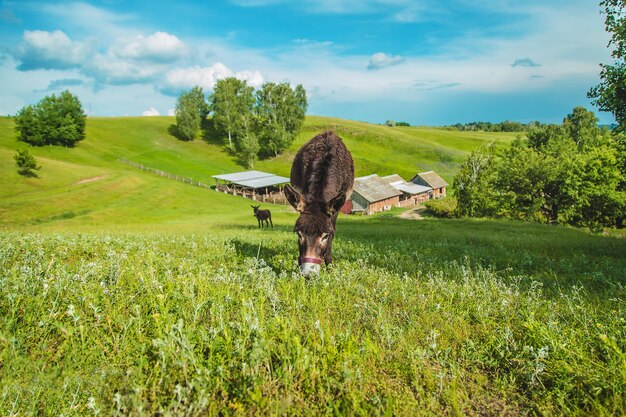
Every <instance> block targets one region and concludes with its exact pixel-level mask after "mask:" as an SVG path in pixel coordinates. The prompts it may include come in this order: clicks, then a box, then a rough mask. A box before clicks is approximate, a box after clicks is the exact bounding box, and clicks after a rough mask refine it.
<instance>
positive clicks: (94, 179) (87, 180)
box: [76, 175, 106, 184]
mask: <svg viewBox="0 0 626 417" xmlns="http://www.w3.org/2000/svg"><path fill="white" fill-rule="evenodd" d="M102 178H106V175H100V176H98V177H91V178H85V179H84V180H80V181H76V184H86V183H88V182H94V181H98V180H101V179H102Z"/></svg>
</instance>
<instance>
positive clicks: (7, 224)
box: [0, 117, 515, 229]
mask: <svg viewBox="0 0 626 417" xmlns="http://www.w3.org/2000/svg"><path fill="white" fill-rule="evenodd" d="M172 123H174V118H173V117H134V118H89V119H88V121H87V131H86V139H85V140H83V141H82V142H79V144H78V145H77V146H76V147H75V148H67V149H66V148H62V147H56V146H47V147H42V148H31V149H30V151H31V153H32V154H33V155H34V156H35V157H36V158H37V160H38V163H39V164H40V165H41V166H42V167H43V168H42V170H41V171H40V175H39V178H24V177H22V176H20V175H18V174H17V171H16V169H15V167H14V161H13V155H14V154H15V150H16V149H18V148H25V147H26V145H25V144H24V143H19V142H17V141H16V134H15V132H14V130H13V121H12V120H11V119H8V118H1V119H0V227H4V228H13V227H20V228H21V227H32V226H36V227H37V228H41V227H43V228H57V227H58V228H61V229H62V228H63V227H64V226H69V227H73V228H75V227H78V226H81V227H86V228H91V227H95V228H98V227H103V226H106V225H109V226H111V227H113V228H115V227H123V228H126V227H128V226H130V225H132V226H133V227H138V226H141V225H143V226H146V227H147V226H148V225H151V224H152V225H158V227H162V225H163V224H164V223H167V224H169V223H172V224H175V225H180V224H181V223H184V224H187V225H189V226H190V227H193V225H194V224H196V223H198V224H211V223H214V224H222V223H240V222H249V221H250V220H251V219H250V213H249V201H246V200H244V199H241V198H235V197H232V196H227V195H223V194H219V193H215V192H209V191H207V190H205V189H200V188H195V187H192V186H190V185H185V184H180V183H177V182H175V181H172V180H168V179H164V178H160V177H158V176H155V175H153V174H150V173H146V172H142V171H139V170H137V169H135V168H132V167H129V166H127V165H125V164H122V163H120V162H119V161H118V159H119V158H125V159H128V160H131V161H133V162H138V163H141V164H144V165H146V166H149V167H153V168H157V169H161V170H163V171H167V172H171V173H173V174H177V175H181V176H185V177H191V178H193V179H194V180H197V181H201V182H204V183H209V184H213V180H212V178H211V176H212V175H215V174H220V173H228V172H234V171H239V170H243V168H242V167H241V166H239V165H238V164H237V158H236V157H234V156H233V155H231V154H229V152H228V150H227V149H226V147H225V146H224V142H223V141H221V140H220V138H217V137H216V136H215V133H214V132H208V133H207V134H206V135H205V137H204V138H203V139H196V140H195V141H193V142H183V141H180V140H177V139H176V138H175V137H174V136H172V135H171V134H170V133H169V132H168V131H169V128H170V126H171V125H172ZM326 129H334V130H335V131H336V132H337V133H338V134H339V135H340V136H341V137H342V138H343V139H344V141H345V143H346V145H347V146H348V148H349V149H350V150H351V151H352V154H353V156H354V159H355V167H356V174H357V175H358V176H360V175H367V174H371V173H378V174H380V175H387V174H392V173H398V174H400V175H402V176H403V177H405V178H406V179H410V178H411V177H412V176H413V175H415V174H416V173H417V172H420V171H427V170H431V169H433V170H436V171H437V172H438V173H439V174H440V175H442V176H443V177H444V178H445V179H447V180H448V181H449V182H451V180H452V177H453V175H454V173H455V170H456V169H457V167H458V165H459V164H460V163H461V161H462V160H463V158H464V157H465V155H466V154H467V153H468V152H469V151H471V150H472V149H475V148H476V147H478V146H479V145H480V144H481V143H484V142H492V141H493V142H508V141H510V140H512V139H513V138H514V137H515V134H501V133H482V132H481V133H474V132H455V131H448V130H443V129H434V128H418V127H396V128H389V127H386V126H378V125H371V124H367V123H360V122H352V121H347V120H340V119H331V118H324V117H307V119H306V122H305V124H304V127H303V129H302V132H301V133H300V135H299V136H298V138H297V140H296V141H295V143H293V145H292V146H291V148H290V149H289V150H288V151H287V152H285V153H284V154H283V155H281V156H279V157H277V158H272V159H268V160H262V161H259V162H258V163H257V166H256V168H257V169H260V170H264V171H269V172H273V173H276V174H279V175H284V176H289V170H290V167H291V161H292V159H293V156H294V154H295V152H296V151H297V150H298V148H299V147H300V146H301V145H302V144H303V143H304V142H305V141H307V140H308V139H310V138H311V137H313V136H314V135H315V134H317V133H320V132H321V131H324V130H326ZM283 209H284V207H283ZM280 216H289V214H284V215H282V214H279V217H280ZM279 223H280V219H279Z"/></svg>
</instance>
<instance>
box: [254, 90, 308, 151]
mask: <svg viewBox="0 0 626 417" xmlns="http://www.w3.org/2000/svg"><path fill="white" fill-rule="evenodd" d="M256 96H257V106H256V114H257V122H258V124H259V136H260V137H259V139H260V145H261V152H263V153H264V154H266V155H274V156H278V154H280V153H281V152H282V151H284V150H285V149H287V147H288V146H289V145H290V144H291V143H292V142H293V141H294V139H295V137H296V135H297V134H298V131H299V130H300V127H301V126H302V123H303V122H304V116H305V114H306V109H307V98H306V91H305V90H304V87H302V85H297V86H296V88H295V90H292V89H291V86H290V85H289V84H288V83H280V84H276V83H265V84H263V86H262V87H261V90H258V91H257V93H256Z"/></svg>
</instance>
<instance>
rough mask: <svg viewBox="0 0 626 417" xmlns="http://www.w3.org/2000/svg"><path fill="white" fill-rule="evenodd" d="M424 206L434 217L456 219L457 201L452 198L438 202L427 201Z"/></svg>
mask: <svg viewBox="0 0 626 417" xmlns="http://www.w3.org/2000/svg"><path fill="white" fill-rule="evenodd" d="M424 206H426V208H427V209H428V210H429V211H430V212H431V213H432V214H433V215H434V216H435V217H445V218H451V217H456V206H457V201H456V198H454V197H446V198H441V199H438V200H428V201H426V202H425V203H424Z"/></svg>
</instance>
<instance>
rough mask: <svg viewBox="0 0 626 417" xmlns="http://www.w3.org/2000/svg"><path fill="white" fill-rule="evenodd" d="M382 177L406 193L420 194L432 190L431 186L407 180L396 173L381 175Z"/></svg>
mask: <svg viewBox="0 0 626 417" xmlns="http://www.w3.org/2000/svg"><path fill="white" fill-rule="evenodd" d="M382 179H383V180H384V181H386V182H387V183H388V184H389V185H391V186H392V187H393V188H395V189H396V190H400V191H402V192H403V193H406V194H413V195H414V194H422V193H427V192H428V191H430V190H432V188H431V187H427V186H425V185H419V184H414V183H412V182H407V181H405V180H404V179H403V178H402V177H401V176H400V175H398V174H392V175H387V176H386V177H382Z"/></svg>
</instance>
